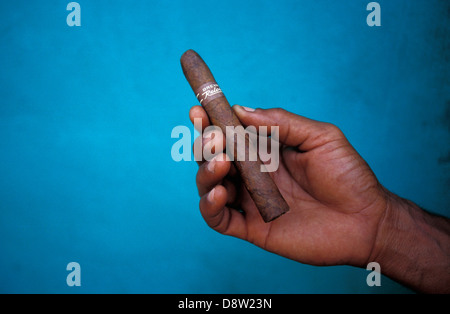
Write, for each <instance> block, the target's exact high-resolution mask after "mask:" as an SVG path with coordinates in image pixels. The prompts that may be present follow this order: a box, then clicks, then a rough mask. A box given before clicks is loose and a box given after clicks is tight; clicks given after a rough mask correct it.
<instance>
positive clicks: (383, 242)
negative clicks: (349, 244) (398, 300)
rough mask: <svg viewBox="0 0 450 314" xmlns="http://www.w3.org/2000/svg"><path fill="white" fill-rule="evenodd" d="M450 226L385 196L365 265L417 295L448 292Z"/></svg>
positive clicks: (444, 220) (394, 198) (392, 195)
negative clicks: (376, 267) (377, 267)
mask: <svg viewBox="0 0 450 314" xmlns="http://www.w3.org/2000/svg"><path fill="white" fill-rule="evenodd" d="M449 241H450V223H449V220H448V219H446V218H442V217H437V216H433V215H430V214H428V213H427V212H425V211H424V210H422V209H421V208H420V207H419V206H417V205H416V204H414V203H413V202H411V201H408V200H405V199H402V198H400V197H398V196H397V195H395V194H393V193H390V192H388V201H387V207H386V211H385V213H384V216H383V217H382V219H381V220H380V223H379V226H378V232H377V236H376V240H375V244H374V247H373V249H372V253H371V255H370V258H369V260H368V262H377V263H378V264H380V267H381V273H382V274H384V275H386V276H388V277H390V278H392V279H394V280H396V281H398V282H400V283H402V284H404V285H406V286H409V287H411V288H412V289H414V290H417V291H421V292H447V293H448V292H450V291H449V289H450V273H449V269H450V242H449Z"/></svg>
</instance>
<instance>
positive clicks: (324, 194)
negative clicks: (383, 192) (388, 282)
mask: <svg viewBox="0 0 450 314" xmlns="http://www.w3.org/2000/svg"><path fill="white" fill-rule="evenodd" d="M281 158H282V162H281V163H280V167H279V169H278V171H277V172H275V173H274V174H273V178H274V180H275V182H276V184H277V185H278V187H279V189H280V191H281V193H282V194H283V196H284V197H285V198H286V201H287V202H288V204H289V205H290V208H291V210H290V212H289V213H288V214H286V215H284V216H282V217H280V218H278V219H277V220H275V221H273V222H271V223H269V224H265V223H263V222H262V221H261V219H258V218H256V217H257V215H256V214H255V215H253V214H252V213H253V212H255V211H256V207H255V206H254V204H253V202H252V201H251V200H250V198H249V196H248V194H247V195H245V196H244V197H243V201H242V204H241V206H242V207H243V208H244V210H245V211H246V212H248V213H249V215H248V219H246V222H247V235H248V237H247V240H248V241H250V242H252V243H254V244H256V245H258V246H260V247H262V248H264V249H266V250H268V251H271V252H274V253H277V254H279V255H283V256H286V257H288V258H291V259H294V260H298V261H301V262H304V263H308V264H316V265H328V264H330V265H331V264H344V263H346V264H347V263H353V264H361V263H364V262H365V260H364V259H365V257H366V256H368V255H369V253H370V249H371V246H372V243H373V241H374V237H375V234H376V225H377V221H378V219H377V218H378V217H379V213H377V212H376V211H378V208H379V206H373V205H374V204H375V203H378V202H379V201H380V199H379V198H380V192H379V191H380V189H379V186H378V183H377V180H376V178H375V176H374V175H373V173H372V171H371V170H370V168H369V167H368V166H367V164H366V163H365V162H364V161H363V160H362V158H361V157H360V156H359V155H358V154H357V152H356V151H355V150H354V149H353V148H352V147H351V145H350V144H349V143H348V142H347V140H346V139H345V138H342V139H339V140H333V141H330V142H326V143H324V144H323V145H321V146H320V147H316V148H315V149H314V150H311V151H308V152H306V153H297V152H294V151H292V149H290V148H284V149H283V150H282V154H281ZM245 194H246V193H245ZM369 211H370V215H368V212H369ZM373 212H375V213H373ZM373 214H375V215H373ZM252 217H255V218H252ZM365 217H372V218H371V219H366V218H365ZM373 217H376V218H373ZM349 239H352V240H351V241H349ZM297 248H301V249H300V250H299V249H297Z"/></svg>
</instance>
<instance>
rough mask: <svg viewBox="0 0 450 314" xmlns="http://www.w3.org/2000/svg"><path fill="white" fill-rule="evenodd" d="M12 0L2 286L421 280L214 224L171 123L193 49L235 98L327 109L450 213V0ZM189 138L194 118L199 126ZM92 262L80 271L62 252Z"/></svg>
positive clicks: (0, 151) (60, 288) (3, 130)
mask: <svg viewBox="0 0 450 314" xmlns="http://www.w3.org/2000/svg"><path fill="white" fill-rule="evenodd" d="M68 2H69V1H62V0H59V1H24V0H22V1H1V2H0V13H1V14H0V16H1V17H0V292H3V293H14V292H18V293H79V292H82V293H310V292H311V293H316V292H319V293H321V292H323V293H335V292H338V293H347V292H351V293H391V292H410V291H409V290H407V289H406V288H403V287H401V286H400V285H398V284H396V283H394V282H392V281H390V280H389V279H388V278H386V277H383V278H382V286H381V287H368V286H367V285H366V276H367V275H368V271H366V270H364V269H357V268H352V267H347V266H338V267H313V266H308V265H302V264H300V263H297V262H294V261H291V260H288V259H285V258H282V257H279V256H276V255H274V254H271V253H268V252H265V251H263V250H261V249H259V248H257V247H255V246H252V245H251V244H249V243H246V242H244V241H241V240H238V239H234V238H231V237H226V236H222V235H220V234H218V233H216V232H215V231H213V230H211V229H209V228H208V227H207V226H206V224H205V223H204V221H203V220H202V218H201V216H200V213H199V211H198V200H199V197H198V196H197V191H196V187H195V174H196V169H197V165H196V163H195V162H179V163H177V162H175V161H173V160H172V158H171V154H170V151H171V147H172V145H173V144H174V143H175V142H176V139H172V138H171V136H170V135H171V131H172V129H173V128H174V127H175V126H178V125H186V126H189V127H190V128H191V130H192V131H193V129H192V127H191V125H190V122H189V118H188V111H189V108H190V107H191V106H193V105H195V104H196V99H195V97H194V95H193V93H192V91H191V90H190V87H189V85H188V84H187V82H186V81H185V78H184V76H183V74H182V71H181V68H180V64H179V58H180V56H181V54H182V53H183V52H184V51H185V50H187V49H190V48H192V49H195V50H196V51H198V52H199V53H200V54H201V55H202V56H203V58H204V59H205V61H207V63H208V64H209V65H210V67H211V68H212V69H213V72H214V74H215V76H216V79H217V80H218V82H219V83H220V84H221V87H222V88H223V90H224V91H225V94H226V95H227V96H228V99H229V100H230V102H231V103H238V104H241V105H244V106H248V107H262V108H271V107H283V108H285V109H287V110H290V111H293V112H295V113H297V114H301V115H304V116H307V117H310V118H313V119H317V120H321V121H327V122H332V123H334V124H336V125H338V126H339V127H340V128H341V129H342V130H343V131H344V132H345V134H346V135H347V137H348V138H349V140H350V142H351V143H352V144H353V145H354V146H355V148H356V149H357V150H358V152H359V153H360V154H361V155H362V156H363V158H365V159H366V160H367V161H368V163H369V165H370V166H371V167H372V169H373V170H374V172H375V173H376V174H377V177H378V178H379V180H380V181H381V182H382V184H384V185H385V186H386V187H387V188H388V189H390V190H391V191H393V192H395V193H398V194H399V195H401V196H403V197H405V198H409V199H411V200H413V201H415V202H416V203H418V204H419V205H421V206H423V207H425V208H427V209H429V210H431V211H433V212H436V213H440V214H444V215H446V216H449V214H450V212H449V211H450V208H449V200H450V198H449V193H448V190H449V184H450V176H449V162H450V151H449V143H450V132H449V131H450V102H449V99H450V94H449V91H450V87H449V58H450V55H449V45H450V42H449V34H450V33H449V20H450V19H449V12H450V5H449V1H447V0H443V1H438V0H415V1H408V0H396V1H379V3H380V5H381V10H382V15H381V22H382V26H381V27H368V26H367V24H366V17H367V15H368V13H369V12H368V11H366V6H367V4H368V3H369V2H370V1H368V0H365V1H363V0H358V1H356V0H354V1H343V0H340V1H338V0H335V1H331V0H326V1H324V0H308V1H306V0H305V1H300V0H293V1H287V0H280V1H274V0H271V1H263V0H260V1H256V0H240V1H217V2H212V1H203V0H196V1H192V0H183V1H175V0H172V1H163V0H158V1H156V0H153V1H112V0H109V1H98V0H95V1H79V3H80V5H81V27H69V26H68V25H67V24H66V17H67V15H68V14H69V11H66V5H67V3H68ZM192 138H194V134H192ZM73 261H74V262H78V263H80V265H81V284H82V286H81V287H68V286H67V285H66V276H67V275H68V273H69V272H68V271H66V265H67V264H68V263H69V262H73Z"/></svg>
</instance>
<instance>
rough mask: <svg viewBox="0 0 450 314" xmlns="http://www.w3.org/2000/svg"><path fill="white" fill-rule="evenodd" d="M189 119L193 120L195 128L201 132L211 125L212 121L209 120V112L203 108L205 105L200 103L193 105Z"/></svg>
mask: <svg viewBox="0 0 450 314" xmlns="http://www.w3.org/2000/svg"><path fill="white" fill-rule="evenodd" d="M189 119H190V120H191V122H192V124H193V125H194V127H195V129H196V130H197V131H199V132H200V131H203V130H204V129H205V128H206V127H208V126H209V125H211V123H210V122H209V117H208V114H207V113H206V111H205V109H203V107H202V106H199V105H196V106H193V107H192V108H191V109H190V110H189ZM197 119H200V120H197ZM199 122H201V125H199ZM199 127H200V128H201V129H200V130H199V129H198V128H199Z"/></svg>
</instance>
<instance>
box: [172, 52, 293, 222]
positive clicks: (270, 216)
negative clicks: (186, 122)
mask: <svg viewBox="0 0 450 314" xmlns="http://www.w3.org/2000/svg"><path fill="white" fill-rule="evenodd" d="M181 67H182V68H183V73H184V75H185V76H186V79H187V81H188V82H189V84H190V85H191V88H192V90H193V91H194V93H195V95H196V96H197V99H198V100H199V102H200V104H201V105H202V106H203V108H205V110H206V113H207V114H208V116H209V119H210V121H211V123H212V124H213V125H216V126H218V127H220V128H221V130H222V132H223V134H226V127H227V126H233V127H237V126H242V125H241V123H240V121H239V119H238V118H237V116H236V114H235V113H234V111H233V109H232V108H231V106H230V104H229V103H228V101H227V99H226V98H225V95H224V94H223V92H222V90H221V89H220V87H219V85H218V84H217V83H216V81H215V79H214V77H213V75H212V74H211V71H210V70H209V68H208V66H207V65H206V63H205V62H204V61H203V60H202V58H201V57H200V56H199V55H198V54H197V53H196V52H195V51H193V50H188V51H186V52H185V53H184V54H183V55H182V56H181ZM228 140H229V139H228V138H227V141H228ZM249 149H250V144H249V137H248V134H246V136H245V154H246V155H247V153H248V152H249ZM227 153H230V152H227ZM233 154H234V156H233V162H234V165H235V166H236V168H237V170H238V171H239V173H240V175H241V177H242V180H243V182H244V185H245V187H246V189H247V191H248V192H249V194H250V196H251V198H252V199H253V201H254V202H255V205H256V207H257V208H258V210H259V212H260V214H261V216H262V218H263V219H264V221H265V222H269V221H272V220H274V219H275V218H277V217H279V216H281V215H283V214H284V213H286V212H287V211H289V206H288V205H287V203H286V201H285V200H284V198H283V196H282V195H281V193H280V191H279V190H278V188H277V186H276V185H275V183H274V182H273V180H272V178H271V177H270V175H269V173H268V172H262V171H261V165H262V162H261V160H260V158H259V156H257V160H256V161H250V160H248V159H245V160H241V159H242V158H237V154H238V152H237V148H236V145H234V152H233ZM241 156H242V155H241Z"/></svg>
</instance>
